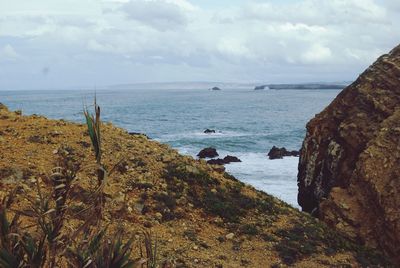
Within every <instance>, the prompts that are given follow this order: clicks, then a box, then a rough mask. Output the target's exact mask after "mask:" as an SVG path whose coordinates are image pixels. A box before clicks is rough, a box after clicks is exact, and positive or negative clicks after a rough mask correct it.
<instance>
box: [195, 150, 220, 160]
mask: <svg viewBox="0 0 400 268" xmlns="http://www.w3.org/2000/svg"><path fill="white" fill-rule="evenodd" d="M218 155H219V154H218V153H217V150H216V149H215V148H212V147H208V148H204V149H203V150H201V151H200V152H199V153H198V154H197V156H198V157H199V158H213V157H216V156H218Z"/></svg>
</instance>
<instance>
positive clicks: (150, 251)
mask: <svg viewBox="0 0 400 268" xmlns="http://www.w3.org/2000/svg"><path fill="white" fill-rule="evenodd" d="M143 236H144V246H145V251H146V256H144V253H143V250H142V248H141V246H140V255H141V257H146V258H147V268H156V267H157V254H158V253H157V237H156V239H155V241H154V243H153V239H152V235H151V233H150V232H147V231H145V232H143ZM153 244H154V245H153Z"/></svg>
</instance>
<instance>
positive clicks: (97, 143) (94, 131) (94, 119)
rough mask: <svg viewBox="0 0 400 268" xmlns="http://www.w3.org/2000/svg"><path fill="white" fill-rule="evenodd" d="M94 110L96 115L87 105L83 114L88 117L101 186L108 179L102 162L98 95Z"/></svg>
mask: <svg viewBox="0 0 400 268" xmlns="http://www.w3.org/2000/svg"><path fill="white" fill-rule="evenodd" d="M94 111H95V115H94V116H93V114H91V113H90V112H89V110H88V109H87V107H85V109H84V110H83V114H84V115H85V119H86V126H87V128H88V133H89V137H90V141H91V142H92V146H93V150H94V154H95V157H96V163H97V180H98V185H99V187H100V186H102V185H104V180H105V179H106V174H107V173H106V170H105V168H104V166H103V165H102V163H101V155H102V150H101V132H100V125H101V120H100V106H99V105H97V101H96V96H95V98H94Z"/></svg>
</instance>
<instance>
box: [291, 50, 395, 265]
mask: <svg viewBox="0 0 400 268" xmlns="http://www.w3.org/2000/svg"><path fill="white" fill-rule="evenodd" d="M298 186H299V194H298V202H299V204H300V206H301V207H302V208H303V210H304V211H307V212H311V213H314V214H315V215H318V216H319V218H320V219H322V220H324V221H325V222H326V223H328V224H329V225H331V226H334V227H336V228H337V229H338V230H340V231H342V232H343V233H345V234H346V235H347V236H348V237H350V238H352V239H354V240H355V241H360V242H361V243H365V244H367V245H369V246H372V247H376V248H379V249H381V250H383V251H384V252H385V253H386V254H387V255H389V256H391V257H393V258H394V259H396V261H397V262H398V263H400V46H398V47H396V48H395V49H393V50H392V51H391V52H390V53H389V54H387V55H383V56H381V57H380V58H379V59H378V60H377V61H376V62H375V63H374V64H373V65H371V66H370V67H369V68H368V69H367V70H366V71H365V72H364V73H363V74H362V75H361V76H360V77H359V78H358V79H357V80H356V81H355V82H354V83H353V84H351V85H350V86H348V87H347V88H346V89H344V90H343V91H342V92H341V93H340V94H339V95H338V96H337V97H336V99H335V100H334V101H333V102H332V103H331V104H330V105H329V106H328V107H327V108H326V109H325V110H324V111H322V112H321V113H320V114H318V115H317V116H316V117H315V118H314V119H312V120H311V121H310V122H309V123H308V124H307V135H306V138H305V140H304V142H303V147H302V150H301V156H300V163H299V174H298Z"/></svg>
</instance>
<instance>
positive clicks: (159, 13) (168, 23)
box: [120, 0, 188, 31]
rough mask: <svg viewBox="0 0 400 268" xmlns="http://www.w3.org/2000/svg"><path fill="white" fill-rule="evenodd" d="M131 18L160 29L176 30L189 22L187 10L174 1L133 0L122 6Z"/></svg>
mask: <svg viewBox="0 0 400 268" xmlns="http://www.w3.org/2000/svg"><path fill="white" fill-rule="evenodd" d="M120 10H121V11H123V12H124V13H125V14H126V15H127V17H128V18H129V19H132V20H136V21H139V22H141V23H143V24H145V25H148V26H150V27H153V28H155V29H157V30H160V31H166V30H174V29H176V28H179V27H182V26H185V25H186V24H187V22H188V18H187V17H186V14H185V12H184V11H183V10H182V8H181V7H179V6H178V5H176V4H174V3H168V2H165V1H160V0H157V1H142V0H131V1H130V2H128V3H126V4H124V5H123V6H121V8H120Z"/></svg>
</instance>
